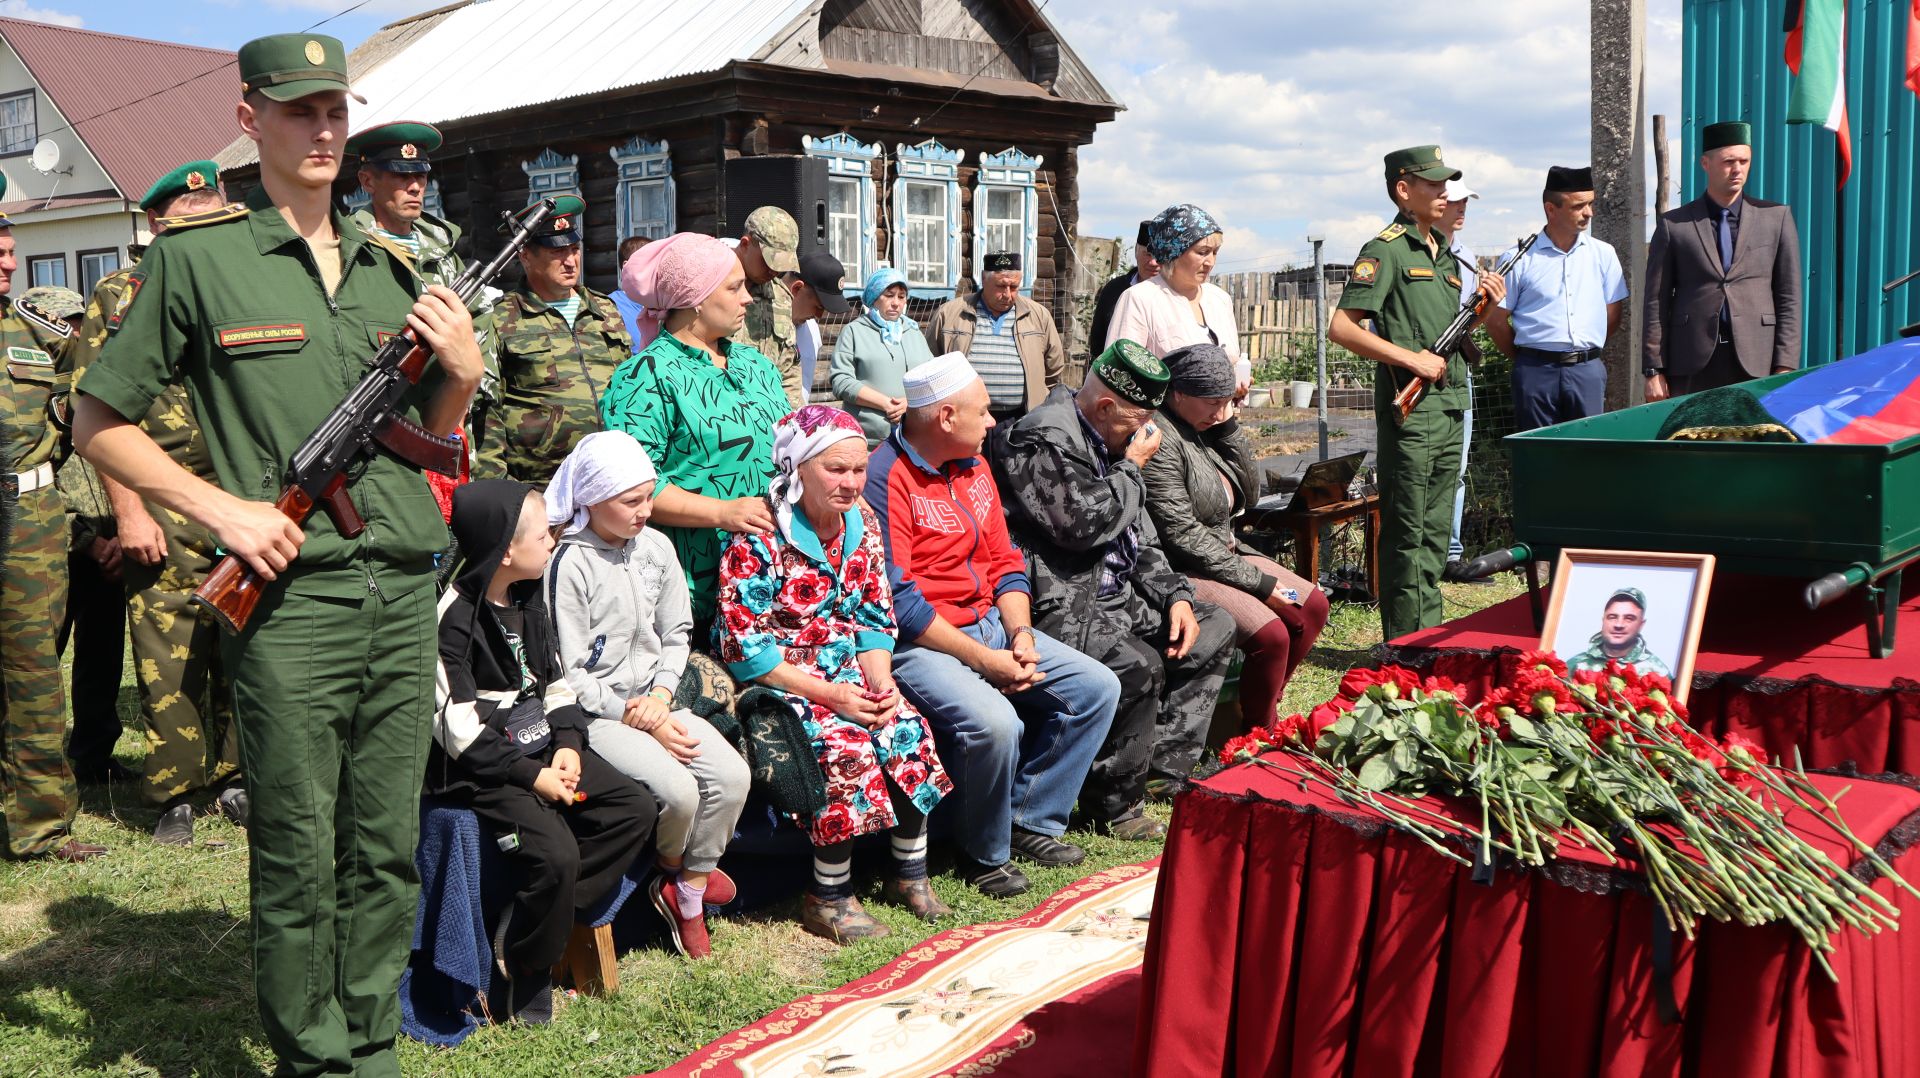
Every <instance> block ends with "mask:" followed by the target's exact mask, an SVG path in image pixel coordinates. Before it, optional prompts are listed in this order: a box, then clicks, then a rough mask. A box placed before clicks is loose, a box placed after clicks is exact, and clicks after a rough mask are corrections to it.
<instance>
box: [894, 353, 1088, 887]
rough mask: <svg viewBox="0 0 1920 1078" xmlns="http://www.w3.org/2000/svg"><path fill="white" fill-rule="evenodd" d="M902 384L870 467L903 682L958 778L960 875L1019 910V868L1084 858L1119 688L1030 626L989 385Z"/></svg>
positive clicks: (963, 366) (953, 371) (949, 380)
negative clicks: (999, 483)
mask: <svg viewBox="0 0 1920 1078" xmlns="http://www.w3.org/2000/svg"><path fill="white" fill-rule="evenodd" d="M905 384H906V394H907V413H906V416H905V417H904V419H903V420H902V422H901V424H900V426H899V427H898V428H896V429H895V430H894V431H893V432H892V433H891V434H889V435H888V436H887V439H886V440H885V441H883V442H881V443H880V445H879V446H878V447H876V448H875V449H874V451H873V456H872V458H871V459H870V460H869V461H868V463H867V491H866V497H867V503H868V504H869V505H871V506H872V507H873V509H874V512H875V514H876V515H877V516H878V518H879V522H880V527H881V532H882V534H883V535H884V536H885V538H886V550H887V575H888V577H889V579H890V580H891V582H892V584H893V612H894V619H895V621H896V622H898V624H899V632H900V636H899V646H898V648H897V649H896V650H895V652H894V659H893V674H894V681H895V684H897V685H898V686H899V688H900V690H901V692H903V693H904V694H905V695H906V697H907V699H908V700H910V701H912V703H913V704H914V706H915V707H917V708H919V710H920V713H921V714H922V715H924V716H925V717H926V719H927V722H928V725H930V726H931V727H932V728H933V733H934V740H935V743H936V744H937V745H938V747H939V751H940V759H941V761H942V762H943V763H945V764H946V767H947V772H948V774H950V775H951V776H952V777H953V784H954V792H953V795H952V798H953V800H955V801H957V802H958V807H959V820H958V823H957V826H956V835H957V838H958V841H959V844H960V849H961V853H962V857H961V858H960V867H961V872H962V874H963V876H964V877H965V878H966V880H967V882H968V883H970V884H972V885H973V886H974V887H977V888H979V889H980V891H981V892H982V893H984V894H988V895H993V896H995V897H1010V896H1013V895H1018V894H1021V893H1023V892H1025V891H1026V889H1027V878H1026V876H1025V875H1023V874H1022V873H1021V872H1020V871H1019V870H1018V869H1016V868H1015V867H1013V865H1012V863H1011V858H1012V856H1013V855H1015V854H1017V855H1019V856H1020V857H1022V858H1023V859H1025V860H1028V861H1032V862H1036V863H1038V864H1043V865H1072V864H1078V863H1079V862H1080V861H1081V860H1083V859H1085V857H1086V851H1085V850H1082V849H1081V848H1079V847H1078V846H1074V845H1071V844H1069V843H1066V842H1064V841H1062V840H1061V836H1062V835H1064V834H1065V833H1066V829H1067V819H1068V816H1069V815H1070V814H1071V813H1072V811H1073V805H1074V800H1075V795H1076V794H1078V792H1079V790H1080V786H1081V784H1082V783H1083V782H1084V781H1085V780H1086V777H1087V771H1088V769H1089V768H1090V767H1092V766H1093V758H1094V754H1095V753H1096V752H1098V751H1099V749H1100V745H1101V743H1102V742H1103V741H1104V740H1105V739H1106V736H1107V728H1108V727H1109V726H1110V725H1112V723H1113V711H1114V705H1115V704H1116V703H1117V702H1118V700H1119V698H1120V680H1119V678H1117V677H1115V676H1114V674H1113V671H1111V670H1108V669H1107V668H1106V667H1104V666H1101V665H1100V664H1099V663H1097V662H1094V661H1093V660H1092V659H1089V658H1088V657H1087V656H1085V655H1082V654H1080V653H1079V652H1077V651H1074V650H1073V649H1072V648H1069V647H1067V646H1065V645H1063V644H1061V643H1059V642H1058V641H1056V640H1053V639H1051V638H1049V637H1048V636H1046V634H1044V633H1041V632H1040V631H1038V630H1036V629H1035V628H1034V627H1033V618H1032V611H1031V609H1030V604H1029V601H1028V600H1029V597H1028V591H1029V589H1028V586H1027V572H1026V560H1025V558H1024V557H1023V556H1022V555H1021V553H1020V550H1019V549H1018V548H1017V547H1015V546H1014V545H1013V541H1012V540H1011V539H1010V538H1009V537H1008V535H1007V521H1006V514H1005V513H1004V512H1003V511H1002V509H1001V505H1000V495H999V492H998V491H996V490H995V489H994V485H993V475H992V472H991V471H990V470H989V469H988V467H987V465H986V462H985V461H984V460H982V459H981V456H980V450H981V446H982V445H983V444H984V443H985V441H986V437H987V431H988V430H990V429H991V428H992V427H993V418H992V416H991V415H990V414H989V411H988V406H989V402H990V398H989V396H988V393H987V387H986V384H985V383H984V382H982V381H981V380H980V377H979V376H978V375H976V374H975V373H974V372H973V368H972V366H971V365H969V364H968V362H967V358H966V357H965V356H963V355H961V354H959V353H957V352H949V353H947V354H946V355H943V356H940V357H939V358H937V359H934V360H933V361H931V362H928V363H922V364H921V365H920V366H918V367H915V368H914V369H912V370H910V371H908V372H907V375H906V379H905Z"/></svg>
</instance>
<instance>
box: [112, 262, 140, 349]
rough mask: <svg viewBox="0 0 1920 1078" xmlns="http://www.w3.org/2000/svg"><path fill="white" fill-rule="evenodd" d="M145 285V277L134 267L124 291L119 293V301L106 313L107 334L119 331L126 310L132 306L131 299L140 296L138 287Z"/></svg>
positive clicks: (128, 276)
mask: <svg viewBox="0 0 1920 1078" xmlns="http://www.w3.org/2000/svg"><path fill="white" fill-rule="evenodd" d="M146 283H147V275H146V274H144V273H141V272H140V270H139V268H138V267H135V269H134V271H133V272H132V273H130V274H128V275H127V289H126V291H124V292H122V293H120V299H119V300H118V301H116V302H115V303H114V305H113V310H111V311H109V312H107V332H108V333H115V332H118V331H119V329H120V323H121V322H122V321H124V320H125V319H126V317H127V310H128V308H130V307H132V306H133V297H135V296H137V295H139V294H140V286H142V285H144V284H146Z"/></svg>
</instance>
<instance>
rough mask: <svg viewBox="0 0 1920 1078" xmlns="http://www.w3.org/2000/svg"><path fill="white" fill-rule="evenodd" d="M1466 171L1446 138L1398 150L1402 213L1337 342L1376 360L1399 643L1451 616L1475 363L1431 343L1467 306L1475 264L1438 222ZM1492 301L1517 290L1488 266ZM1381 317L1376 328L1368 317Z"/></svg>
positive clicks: (1389, 633) (1385, 548)
mask: <svg viewBox="0 0 1920 1078" xmlns="http://www.w3.org/2000/svg"><path fill="white" fill-rule="evenodd" d="M1459 178H1460V170H1459V169H1456V168H1450V167H1448V165H1447V164H1446V162H1444V161H1442V160H1441V159H1440V147H1438V146H1413V147H1410V148H1408V149H1404V150H1395V151H1393V152H1392V153H1390V154H1388V155H1387V158H1386V182H1387V194H1388V195H1389V196H1390V197H1391V198H1392V199H1393V204H1394V206H1395V207H1396V208H1398V210H1399V211H1400V212H1399V213H1398V214H1397V215H1396V216H1395V217H1394V219H1393V223H1392V224H1390V225H1388V226H1387V227H1386V229H1384V230H1383V231H1382V232H1381V233H1380V234H1379V235H1378V236H1375V237H1374V238H1373V239H1371V240H1368V241H1367V243H1366V245H1365V246H1363V247H1361V248H1360V255H1359V257H1358V258H1356V259H1355V260H1354V263H1353V271H1352V273H1351V274H1350V275H1349V277H1348V279H1347V286H1346V291H1345V292H1344V293H1343V294H1342V296H1341V299H1340V309H1339V310H1336V311H1334V312H1333V318H1332V320H1331V322H1330V324H1329V325H1328V327H1327V339H1328V340H1330V341H1332V342H1333V343H1334V344H1337V345H1339V346H1340V347H1342V348H1345V349H1347V350H1348V351H1351V352H1353V353H1355V354H1357V355H1360V356H1364V357H1366V358H1367V359H1371V360H1374V361H1375V362H1377V363H1379V364H1380V369H1379V370H1378V371H1376V372H1375V375H1374V419H1375V426H1376V428H1377V432H1378V437H1379V441H1380V449H1379V464H1380V474H1381V491H1380V501H1381V535H1380V540H1379V541H1380V579H1379V580H1378V581H1375V582H1374V588H1375V590H1376V591H1377V592H1378V593H1379V596H1380V621H1381V624H1382V626H1383V627H1384V628H1385V631H1386V638H1387V639H1388V640H1392V639H1394V638H1395V637H1398V636H1403V635H1405V634H1407V633H1410V632H1413V631H1415V630H1416V629H1424V628H1427V627H1429V626H1433V625H1438V624H1440V620H1441V604H1440V574H1441V572H1442V571H1443V570H1444V569H1445V568H1446V562H1447V537H1448V536H1449V534H1450V533H1451V532H1452V524H1453V492H1454V486H1455V483H1456V482H1457V480H1458V477H1459V471H1460V435H1461V430H1462V413H1463V412H1464V411H1465V410H1466V407H1467V404H1468V400H1467V390H1466V385H1467V379H1466V361H1465V360H1464V359H1462V358H1461V357H1460V356H1459V355H1457V354H1454V355H1447V356H1440V355H1435V354H1434V353H1433V352H1432V351H1429V349H1430V348H1431V347H1432V345H1433V343H1434V341H1435V339H1436V338H1438V337H1439V336H1440V335H1441V333H1442V332H1443V331H1444V330H1446V328H1447V326H1448V323H1450V322H1451V321H1453V319H1454V316H1455V314H1456V313H1458V312H1459V311H1460V309H1461V302H1460V291H1461V289H1460V275H1461V274H1462V273H1463V272H1465V271H1464V270H1463V268H1462V267H1461V266H1460V265H1459V263H1458V261H1457V260H1456V259H1455V258H1454V256H1453V252H1452V251H1451V250H1449V249H1448V246H1447V242H1446V240H1445V239H1444V238H1443V237H1442V236H1441V234H1440V232H1439V231H1438V230H1437V229H1436V228H1435V227H1434V226H1435V225H1436V223H1437V222H1438V221H1439V220H1440V217H1441V215H1443V214H1444V213H1446V212H1447V181H1448V180H1456V179H1459ZM1480 289H1481V291H1482V292H1483V293H1485V295H1486V296H1487V297H1488V298H1489V300H1490V302H1489V303H1488V304H1487V306H1489V307H1490V306H1491V305H1492V304H1495V303H1498V302H1499V301H1500V299H1501V297H1502V296H1505V295H1506V282H1505V281H1504V280H1502V279H1501V278H1500V277H1499V276H1498V275H1497V274H1491V273H1483V274H1481V275H1480ZM1369 319H1371V321H1372V328H1371V329H1369V328H1368V327H1367V326H1365V325H1363V324H1362V323H1363V322H1364V321H1366V320H1369ZM1415 378H1418V379H1422V380H1424V381H1425V382H1426V383H1427V384H1428V386H1429V387H1430V388H1428V390H1427V392H1426V393H1425V395H1424V396H1422V397H1420V398H1419V400H1418V402H1417V403H1415V404H1414V405H1413V407H1412V409H1411V410H1410V411H1409V412H1407V413H1406V414H1405V417H1404V420H1403V418H1402V414H1401V411H1400V409H1399V408H1398V407H1397V406H1396V405H1395V403H1394V397H1395V395H1396V393H1398V392H1399V391H1401V390H1402V389H1403V388H1406V387H1408V386H1409V385H1410V384H1411V380H1412V379H1415Z"/></svg>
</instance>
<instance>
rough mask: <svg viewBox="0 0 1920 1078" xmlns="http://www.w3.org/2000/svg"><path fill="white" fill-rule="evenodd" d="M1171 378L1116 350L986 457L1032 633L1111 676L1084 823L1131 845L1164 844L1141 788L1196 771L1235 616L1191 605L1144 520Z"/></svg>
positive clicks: (1184, 583)
mask: <svg viewBox="0 0 1920 1078" xmlns="http://www.w3.org/2000/svg"><path fill="white" fill-rule="evenodd" d="M1171 380H1172V372H1171V371H1169V370H1168V369H1167V365H1166V364H1165V363H1163V362H1162V361H1161V360H1159V359H1158V358H1156V357H1155V356H1154V354H1153V353H1152V352H1149V351H1147V349H1146V348H1145V347H1144V346H1142V345H1140V344H1139V343H1137V342H1135V341H1130V340H1125V339H1122V340H1118V341H1115V342H1114V343H1113V345H1112V346H1111V347H1109V348H1108V349H1107V350H1106V351H1104V352H1102V353H1100V356H1099V358H1097V359H1095V360H1094V362H1093V366H1092V368H1091V369H1090V370H1089V371H1088V376H1087V380H1086V382H1085V384H1083V385H1082V386H1081V387H1080V389H1079V390H1078V391H1077V392H1076V391H1074V390H1072V389H1069V388H1067V387H1066V386H1055V387H1054V388H1053V389H1052V390H1051V391H1050V392H1049V393H1048V394H1047V397H1046V400H1044V401H1042V402H1041V404H1040V406H1039V407H1038V408H1035V409H1033V410H1032V411H1030V412H1028V413H1027V414H1026V415H1024V416H1022V417H1021V418H1020V419H1019V420H1018V421H1017V422H1015V423H1013V424H1012V425H1011V426H1010V428H1009V429H1008V431H1007V434H1006V436H1005V439H1004V440H1003V441H1002V442H1001V443H1000V444H999V447H998V448H997V450H996V451H995V452H994V453H993V454H992V458H993V466H994V478H995V479H996V481H997V482H998V484H999V488H1000V492H1001V497H1002V499H1003V501H1004V504H1005V505H1006V509H1007V526H1008V529H1009V530H1010V532H1011V533H1012V536H1013V540H1014V542H1015V543H1017V544H1018V545H1019V546H1020V549H1021V550H1023V551H1025V552H1026V556H1027V578H1028V584H1029V585H1030V587H1031V588H1032V591H1033V622H1034V625H1035V626H1037V627H1038V628H1039V629H1040V631H1041V632H1043V633H1045V634H1047V635H1048V636H1049V637H1052V638H1053V639H1055V640H1058V641H1060V642H1061V643H1064V644H1066V645H1067V646H1068V647H1071V648H1073V649H1074V650H1076V651H1079V652H1081V653H1083V654H1085V655H1087V656H1089V657H1091V658H1093V659H1094V660H1096V661H1097V662H1099V663H1100V664H1101V665H1102V666H1105V667H1106V668H1108V669H1110V670H1112V671H1114V672H1115V673H1116V674H1118V675H1119V676H1120V702H1119V706H1118V707H1117V708H1116V709H1115V711H1114V716H1113V725H1112V726H1111V727H1109V728H1108V730H1107V736H1106V741H1105V743H1104V744H1103V745H1102V746H1101V748H1100V752H1099V754H1098V755H1097V756H1095V757H1094V761H1093V768H1092V770H1091V771H1090V772H1089V773H1088V774H1087V777H1086V781H1085V783H1084V785H1083V786H1082V787H1081V791H1080V798H1079V813H1080V817H1081V819H1082V820H1083V821H1085V822H1086V823H1087V824H1089V825H1091V826H1093V827H1096V828H1098V829H1100V830H1103V831H1106V832H1108V833H1111V834H1114V835H1117V836H1119V837H1121V838H1126V839H1137V840H1146V839H1158V838H1162V837H1164V836H1165V835H1166V827H1165V826H1164V825H1163V824H1161V823H1160V822H1159V821H1157V820H1155V819H1153V818H1152V817H1150V816H1148V815H1146V813H1145V812H1144V811H1143V809H1144V807H1145V803H1146V790H1147V784H1148V782H1149V781H1158V782H1167V781H1177V780H1180V779H1184V778H1187V777H1188V776H1190V775H1191V774H1192V772H1193V767H1194V765H1195V764H1197V763H1198V762H1199V760H1200V753H1201V752H1202V750H1203V749H1204V748H1205V746H1206V739H1207V727H1208V725H1209V724H1210V723H1211V721H1212V718H1213V710H1214V706H1215V705H1216V704H1217V703H1218V702H1219V699H1220V688H1221V686H1222V685H1223V684H1224V683H1225V680H1226V675H1227V663H1228V662H1230V661H1231V660H1232V658H1233V633H1234V625H1233V618H1232V617H1230V616H1229V615H1228V614H1227V612H1226V611H1224V610H1222V609H1221V608H1219V607H1217V606H1213V605H1210V604H1207V603H1201V602H1196V601H1195V599H1194V594H1193V585H1192V583H1191V582H1189V581H1188V580H1187V578H1186V576H1184V575H1183V574H1181V573H1180V572H1179V571H1178V570H1176V569H1175V568H1174V567H1173V565H1172V563H1171V562H1169V561H1168V560H1167V556H1166V554H1165V552H1164V551H1162V550H1161V547H1160V538H1159V533H1158V532H1157V531H1156V530H1155V529H1154V526H1153V521H1152V519H1151V518H1150V517H1148V516H1147V512H1146V497H1147V492H1146V480H1145V479H1144V478H1142V476H1141V474H1140V469H1141V468H1142V467H1144V466H1145V465H1146V463H1147V461H1148V460H1149V459H1151V458H1152V456H1153V455H1154V453H1155V452H1156V451H1157V450H1158V449H1159V448H1160V439H1161V434H1160V431H1159V430H1158V429H1157V428H1155V427H1154V426H1153V425H1152V424H1151V423H1150V422H1149V420H1150V419H1151V417H1152V416H1153V410H1154V409H1155V408H1157V407H1159V406H1160V404H1161V402H1162V401H1164V400H1165V399H1166V395H1167V385H1168V383H1169V382H1170V381H1171Z"/></svg>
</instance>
